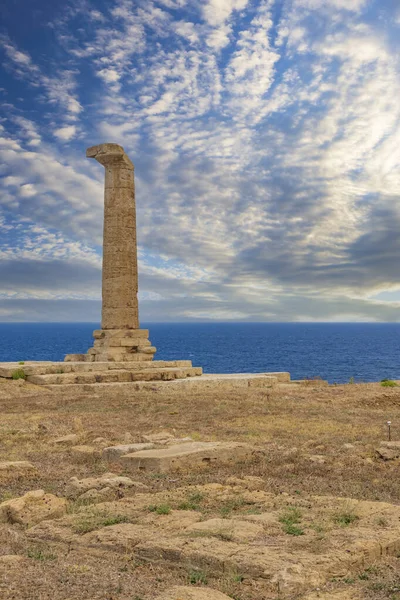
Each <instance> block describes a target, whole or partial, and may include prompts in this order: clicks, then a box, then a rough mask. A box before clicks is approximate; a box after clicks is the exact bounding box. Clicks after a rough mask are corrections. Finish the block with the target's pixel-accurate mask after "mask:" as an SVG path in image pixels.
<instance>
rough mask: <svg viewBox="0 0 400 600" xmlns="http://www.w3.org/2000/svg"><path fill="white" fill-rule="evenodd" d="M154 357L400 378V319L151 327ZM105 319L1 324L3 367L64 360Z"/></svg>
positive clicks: (330, 375)
mask: <svg viewBox="0 0 400 600" xmlns="http://www.w3.org/2000/svg"><path fill="white" fill-rule="evenodd" d="M141 327H142V328H143V329H150V335H149V337H150V340H151V342H152V344H153V345H154V346H156V348H157V353H156V355H155V360H179V359H187V360H191V361H192V363H193V365H194V366H199V367H202V368H203V370H204V372H205V373H241V372H242V373H245V372H247V373H257V372H274V371H288V372H289V373H290V374H291V377H292V379H306V378H314V377H320V378H322V379H324V380H327V381H328V382H329V383H348V382H349V381H355V382H371V381H380V380H382V379H385V378H388V379H400V360H399V357H400V323H398V322H358V321H357V322H332V321H328V322H314V321H313V322H298V321H296V322H290V321H289V322H276V321H269V322H267V321H263V322H255V321H246V322H238V321H235V322H232V321H229V322H224V321H218V322H216V321H212V322H204V321H200V322H199V321H196V322H192V321H190V322H188V321H184V322H170V321H168V322H167V321H164V322H162V321H158V322H146V321H144V322H143V323H142V324H141ZM99 328H100V323H99V322H98V321H90V322H88V321H76V322H72V321H68V322H40V321H35V322H23V321H18V322H0V362H12V361H17V362H18V361H25V360H26V361H28V360H51V361H63V360H64V357H65V355H66V354H70V353H74V354H75V353H84V352H86V351H87V350H88V348H90V347H91V346H92V344H93V337H92V333H93V330H94V329H99Z"/></svg>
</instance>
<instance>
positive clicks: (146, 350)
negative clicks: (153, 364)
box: [137, 345, 157, 355]
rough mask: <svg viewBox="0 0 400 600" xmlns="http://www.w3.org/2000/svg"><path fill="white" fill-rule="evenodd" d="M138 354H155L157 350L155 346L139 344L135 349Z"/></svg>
mask: <svg viewBox="0 0 400 600" xmlns="http://www.w3.org/2000/svg"><path fill="white" fill-rule="evenodd" d="M137 351H138V352H139V354H151V355H153V354H155V353H156V352H157V348H156V347H155V346H143V345H140V346H139V347H138V349H137Z"/></svg>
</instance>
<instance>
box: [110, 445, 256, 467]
mask: <svg viewBox="0 0 400 600" xmlns="http://www.w3.org/2000/svg"><path fill="white" fill-rule="evenodd" d="M256 453H257V451H255V449H254V448H252V447H251V446H248V445H247V444H242V443H239V442H186V443H184V444H177V445H173V446H168V447H167V448H161V449H156V450H143V451H141V452H134V453H132V454H126V455H125V456H121V458H120V462H121V464H122V465H123V466H124V467H125V468H127V469H130V470H132V471H157V472H159V473H165V472H167V471H176V470H179V469H185V468H189V469H192V468H209V467H210V466H213V465H233V464H236V463H238V462H246V461H249V460H251V459H252V458H253V457H254V456H255V454H256Z"/></svg>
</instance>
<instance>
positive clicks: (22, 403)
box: [0, 380, 400, 600]
mask: <svg viewBox="0 0 400 600" xmlns="http://www.w3.org/2000/svg"><path fill="white" fill-rule="evenodd" d="M0 381H1V380H0ZM0 411H1V415H2V418H1V421H0V460H29V461H31V462H32V463H34V464H35V465H36V466H37V467H38V472H37V474H35V475H31V476H26V475H24V476H23V477H18V476H14V477H12V478H8V479H6V478H4V477H3V479H2V480H0V500H6V499H9V498H10V497H13V496H18V495H21V494H23V493H25V492H27V491H29V490H32V489H40V488H42V489H45V490H46V491H48V492H52V493H55V494H58V495H61V496H62V495H64V493H65V485H66V483H67V482H68V480H69V478H70V477H72V476H77V477H79V478H82V477H89V476H92V475H94V474H102V473H105V472H106V471H110V470H112V471H113V472H118V473H119V472H121V468H120V467H119V466H118V465H112V467H111V468H110V466H109V465H106V464H104V463H103V462H102V461H101V460H94V461H90V462H76V461H74V460H72V459H71V456H70V452H69V450H68V448H62V447H61V448H60V447H56V446H54V444H53V440H54V439H55V438H57V437H59V436H62V435H65V434H69V433H72V432H74V433H77V434H78V435H79V438H80V441H79V443H82V444H84V443H90V442H91V441H92V440H93V439H94V438H96V437H104V438H106V439H107V440H108V441H109V442H110V444H112V443H114V442H115V443H122V442H124V440H125V439H126V436H127V434H129V439H132V440H133V441H140V440H141V436H142V434H143V433H146V432H155V431H158V430H161V429H163V430H168V431H170V432H172V433H174V434H175V435H176V436H177V437H184V436H187V435H190V436H192V437H193V438H194V439H198V440H235V441H245V442H248V443H251V444H254V445H256V446H258V447H260V448H262V449H263V450H264V451H265V458H263V459H262V460H259V461H258V462H255V463H254V464H251V465H237V466H236V468H230V469H229V470H228V469H226V470H225V469H220V470H219V471H215V470H214V471H211V472H206V473H204V472H203V473H190V472H187V473H179V474H178V475H177V476H175V475H174V476H173V477H169V476H163V475H158V474H141V475H140V476H138V477H136V479H137V480H138V481H142V482H143V483H145V484H146V485H147V486H149V488H150V490H152V491H154V492H156V491H161V490H167V489H170V488H175V487H178V486H183V485H186V484H202V483H207V482H210V483H211V482H216V481H218V482H224V481H225V480H226V479H227V478H228V477H230V476H236V477H242V476H244V475H256V476H259V477H262V478H263V479H264V481H265V490H267V491H269V492H274V493H276V494H282V493H290V494H297V495H299V497H301V496H302V495H306V494H310V493H312V494H320V495H335V496H344V497H351V498H359V499H369V500H374V501H376V500H379V501H386V502H391V503H394V504H398V503H399V498H400V479H399V477H398V464H397V463H396V462H395V461H394V462H392V461H388V462H381V461H379V460H378V459H376V458H375V448H376V446H377V445H378V443H379V441H380V440H382V439H385V435H386V430H385V424H386V421H387V420H391V421H392V438H393V439H400V388H399V387H397V388H396V387H393V388H390V387H382V386H380V385H379V384H362V385H346V386H323V385H319V384H318V382H310V383H308V384H307V385H303V386H302V385H280V386H278V387H277V388H271V389H264V390H263V389H250V390H249V391H231V392H215V393H213V392H202V393H196V392H189V391H187V390H185V392H184V393H182V394H181V395H178V394H177V393H174V394H171V393H168V391H165V392H131V393H128V392H127V391H124V392H121V393H120V394H119V395H118V396H112V397H111V396H110V395H109V394H108V393H107V392H106V391H102V390H99V392H98V393H96V394H92V395H84V394H76V393H75V392H74V390H73V389H71V392H70V393H68V394H66V393H64V394H61V393H53V392H49V391H47V390H45V389H43V388H39V387H37V386H32V385H30V384H26V383H25V382H22V383H21V381H14V382H6V383H4V382H3V383H1V384H0ZM397 423H399V425H398V429H397V425H396V424H397ZM344 444H353V446H354V447H353V448H346V447H344ZM314 455H318V456H320V460H322V461H324V462H314V461H313V456H314ZM310 457H311V458H310ZM205 502H206V501H205V500H204V499H202V498H197V499H196V498H195V499H193V498H192V499H191V498H190V497H188V498H186V499H184V500H183V504H185V503H186V506H185V507H184V508H186V509H192V510H201V509H202V506H203V505H204V503H205ZM214 508H215V509H218V510H219V511H220V514H221V516H224V515H223V512H224V510H225V511H230V512H232V510H239V511H240V507H236V508H235V507H234V508H232V507H224V506H220V507H214ZM246 509H249V507H247V508H246ZM336 518H337V519H339V520H342V521H343V522H344V524H346V523H345V522H347V521H348V520H349V519H351V516H350V512H349V513H348V514H347V513H346V514H345V513H344V512H343V514H341V515H337V516H336ZM291 525H292V527H295V526H299V527H300V525H297V524H296V523H294V522H293V523H291ZM91 526H92V524H91V523H89V524H83V525H82V527H83V528H84V529H85V527H89V528H90V527H91ZM313 526H314V527H315V531H317V532H318V531H319V533H320V534H321V536H322V538H323V535H324V532H325V531H326V528H327V527H328V528H329V524H327V523H324V522H322V521H321V522H316V523H314V524H313ZM377 527H384V524H381V525H379V524H377ZM0 536H1V538H0V554H10V553H17V554H22V555H24V556H26V557H27V558H26V560H25V561H24V566H23V568H21V564H19V565H15V566H10V565H7V566H5V565H1V564H0V574H1V583H0V597H1V598H4V599H5V600H6V599H11V598H13V599H26V600H28V599H31V598H32V599H33V598H40V599H41V600H47V599H50V598H51V599H53V600H67V599H69V600H81V599H82V600H83V599H84V598H85V599H86V598H91V599H92V600H95V599H100V598H101V599H104V600H105V599H109V600H111V599H112V600H114V599H115V600H150V599H151V598H155V597H156V596H157V594H158V593H160V591H162V590H164V589H166V588H168V587H169V586H170V585H173V584H176V583H177V582H182V583H187V581H188V577H189V578H190V574H188V573H187V571H186V570H184V569H181V568H179V565H176V568H175V569H171V568H168V569H167V568H165V567H163V566H162V565H149V564H146V565H140V564H136V563H135V561H134V559H132V557H130V556H121V555H116V556H114V555H113V556H111V555H110V554H107V555H105V554H104V555H103V554H102V553H101V552H99V555H98V556H97V557H94V556H84V555H81V554H80V553H79V552H78V551H77V550H73V551H71V552H68V551H67V550H66V549H64V550H63V551H62V552H61V551H60V549H59V548H53V547H52V546H51V544H44V546H43V547H40V548H38V547H34V548H32V547H31V546H32V544H29V540H28V539H27V538H26V536H25V533H24V531H23V530H22V529H21V528H19V527H18V526H5V525H4V526H0ZM398 567H399V565H398V561H397V560H396V559H395V558H391V559H387V560H386V562H383V563H382V564H380V565H377V566H376V568H375V567H374V568H375V570H371V571H368V572H364V571H362V572H360V574H359V576H358V575H357V577H356V578H355V579H354V581H351V582H347V583H346V582H343V581H339V582H337V581H333V582H331V583H330V584H329V586H330V589H332V590H334V589H338V587H340V586H343V585H344V586H352V587H355V589H357V590H358V591H359V593H360V594H361V596H360V597H361V598H365V599H376V600H381V599H382V600H383V599H391V600H397V599H400V578H399V577H398V576H397V574H396V569H398ZM207 579H208V584H209V585H210V586H212V585H214V586H216V587H218V588H219V589H221V591H225V593H228V594H229V595H230V596H231V597H232V598H237V600H262V596H260V595H258V594H259V592H258V591H257V585H256V584H255V583H254V582H251V581H246V580H243V579H242V576H241V574H240V573H232V574H227V575H226V577H224V578H222V579H213V578H212V577H211V576H209V575H208V576H207Z"/></svg>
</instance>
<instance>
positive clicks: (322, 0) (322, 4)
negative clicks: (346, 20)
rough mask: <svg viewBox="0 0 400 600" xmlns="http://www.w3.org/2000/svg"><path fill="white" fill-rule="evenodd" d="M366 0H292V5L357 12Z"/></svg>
mask: <svg viewBox="0 0 400 600" xmlns="http://www.w3.org/2000/svg"><path fill="white" fill-rule="evenodd" d="M367 2H368V0H294V6H302V7H305V8H310V9H321V8H325V9H329V8H335V9H341V10H346V11H349V12H359V11H360V10H361V9H362V8H364V6H365V5H366V4H367Z"/></svg>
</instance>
